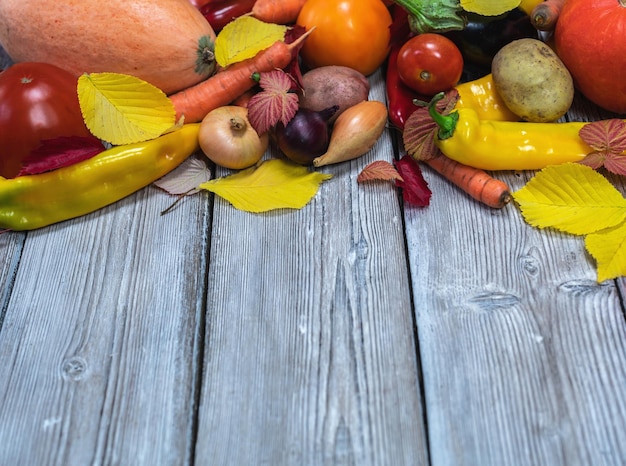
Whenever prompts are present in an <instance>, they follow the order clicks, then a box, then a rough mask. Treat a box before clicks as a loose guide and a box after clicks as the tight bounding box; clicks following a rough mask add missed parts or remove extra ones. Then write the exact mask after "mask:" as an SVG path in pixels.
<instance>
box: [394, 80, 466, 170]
mask: <svg viewBox="0 0 626 466" xmlns="http://www.w3.org/2000/svg"><path fill="white" fill-rule="evenodd" d="M458 100H459V93H458V91H457V90H456V89H452V90H451V91H449V92H447V93H446V95H445V97H444V98H443V99H441V100H440V101H439V102H437V104H436V107H437V111H439V112H440V113H441V114H443V115H448V114H450V111H451V110H452V109H453V108H454V106H455V105H456V102H457V101H458ZM438 128H439V126H438V125H437V123H435V121H434V120H433V118H432V117H431V116H430V114H429V113H428V107H427V106H420V107H418V108H417V110H415V111H414V112H413V113H411V115H410V116H409V117H408V118H407V120H406V123H405V124H404V129H403V130H402V142H403V144H404V148H405V150H406V151H407V153H408V154H409V155H411V156H412V157H413V158H415V159H417V160H429V159H432V158H433V157H436V156H438V155H440V154H441V152H440V150H439V148H438V147H437V146H436V145H435V136H436V133H437V130H438Z"/></svg>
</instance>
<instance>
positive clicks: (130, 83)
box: [78, 73, 176, 145]
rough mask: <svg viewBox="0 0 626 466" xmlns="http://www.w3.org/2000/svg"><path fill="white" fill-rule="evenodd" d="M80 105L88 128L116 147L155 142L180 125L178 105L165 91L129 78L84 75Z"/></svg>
mask: <svg viewBox="0 0 626 466" xmlns="http://www.w3.org/2000/svg"><path fill="white" fill-rule="evenodd" d="M78 102H79V103H80V109H81V112H82V114H83V118H84V120H85V124H86V125H87V128H89V130H90V131H91V132H92V134H93V135H94V136H96V137H98V138H100V139H102V140H104V141H107V142H110V143H111V144H113V145H122V144H132V143H135V142H142V141H147V140H150V139H154V138H156V137H158V136H160V135H162V134H163V133H164V132H166V131H167V130H168V129H170V128H171V127H172V126H174V124H175V122H176V111H175V110H174V105H173V104H172V102H171V101H170V99H169V98H168V97H167V96H166V95H165V93H164V92H163V91H161V90H160V89H159V88H157V87H155V86H153V85H152V84H150V83H148V82H146V81H143V80H141V79H139V78H136V77H134V76H129V75H125V74H119V73H92V74H83V75H82V76H80V77H79V78H78Z"/></svg>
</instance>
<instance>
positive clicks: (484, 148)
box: [428, 94, 593, 170]
mask: <svg viewBox="0 0 626 466" xmlns="http://www.w3.org/2000/svg"><path fill="white" fill-rule="evenodd" d="M443 96H444V94H438V95H436V96H435V97H433V99H432V100H431V102H430V105H429V106H428V110H429V113H430V115H431V117H432V118H433V120H434V121H435V123H437V125H438V127H439V129H438V131H437V134H436V136H435V144H436V145H437V147H439V149H440V150H441V152H443V153H444V154H445V155H447V156H448V157H449V158H451V159H453V160H456V161H457V162H460V163H463V164H465V165H469V166H471V167H476V168H481V169H483V170H538V169H541V168H545V167H546V166H548V165H556V164H559V163H564V162H579V161H581V160H582V159H583V158H585V157H586V156H587V155H588V154H590V153H591V152H593V149H592V148H591V147H590V146H589V145H587V144H586V143H585V142H584V141H583V140H582V139H581V138H580V136H579V135H578V133H579V131H580V130H581V128H582V127H583V126H584V125H586V124H588V123H586V122H569V123H528V122H512V121H494V120H481V119H480V118H479V116H478V113H477V112H476V111H475V110H474V109H472V108H459V109H457V110H455V111H453V112H451V113H450V114H448V115H442V114H440V113H439V112H437V108H436V103H437V102H438V101H439V100H441V99H442V98H443Z"/></svg>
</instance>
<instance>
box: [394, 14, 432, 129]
mask: <svg viewBox="0 0 626 466" xmlns="http://www.w3.org/2000/svg"><path fill="white" fill-rule="evenodd" d="M392 15H393V23H392V25H391V49H390V51H389V56H388V58H387V71H386V76H385V81H386V91H387V106H388V108H389V121H390V122H391V123H392V124H393V125H394V126H395V127H397V128H398V129H400V130H403V129H404V124H405V123H406V120H407V118H409V116H411V114H412V113H413V112H414V111H415V110H417V108H418V107H417V105H415V104H414V103H413V99H420V100H424V99H423V98H422V97H421V96H420V95H419V94H417V93H416V92H415V91H413V90H412V89H410V88H409V87H407V86H406V85H405V84H404V83H403V82H402V81H401V80H400V76H399V75H398V70H397V68H396V61H397V58H398V53H399V52H400V48H402V45H403V44H404V42H405V41H406V40H407V39H408V38H409V37H410V36H411V31H410V29H409V23H408V19H407V12H406V10H405V9H404V8H402V7H401V6H399V5H393V7H392ZM427 100H428V99H427Z"/></svg>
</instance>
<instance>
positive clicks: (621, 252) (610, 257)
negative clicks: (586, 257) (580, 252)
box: [585, 222, 626, 282]
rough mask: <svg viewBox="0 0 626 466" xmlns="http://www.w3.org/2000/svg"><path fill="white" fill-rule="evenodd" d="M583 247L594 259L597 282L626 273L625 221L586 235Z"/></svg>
mask: <svg viewBox="0 0 626 466" xmlns="http://www.w3.org/2000/svg"><path fill="white" fill-rule="evenodd" d="M585 247H586V248H587V251H589V254H591V256H592V257H593V258H594V259H595V260H596V263H597V268H598V282H603V281H604V280H609V279H612V278H617V277H620V276H624V275H626V222H622V223H620V224H619V225H617V226H614V227H611V228H607V229H605V230H602V231H598V232H597V233H591V234H589V235H587V236H586V237H585Z"/></svg>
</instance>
